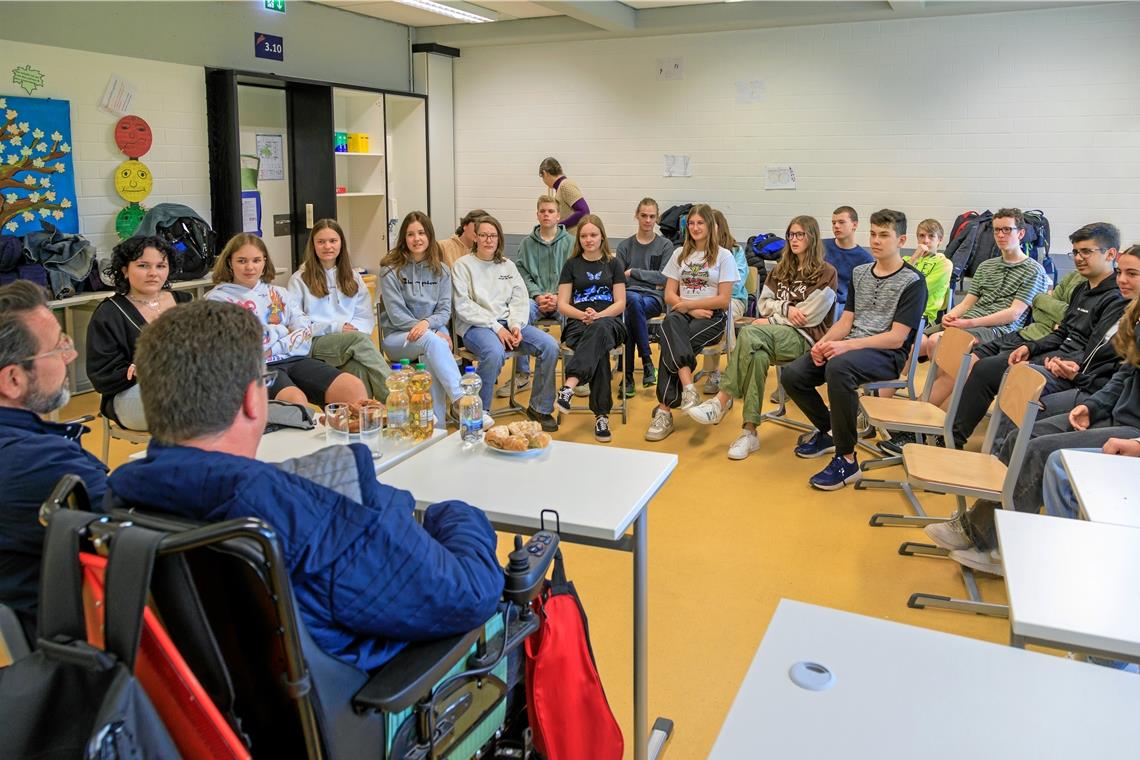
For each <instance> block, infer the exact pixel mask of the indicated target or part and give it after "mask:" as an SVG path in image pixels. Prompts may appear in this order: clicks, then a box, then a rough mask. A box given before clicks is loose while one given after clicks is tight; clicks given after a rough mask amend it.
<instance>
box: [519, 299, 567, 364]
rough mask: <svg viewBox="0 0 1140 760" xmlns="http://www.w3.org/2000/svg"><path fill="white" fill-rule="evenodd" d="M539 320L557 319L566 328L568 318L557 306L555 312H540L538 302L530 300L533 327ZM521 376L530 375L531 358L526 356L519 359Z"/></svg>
mask: <svg viewBox="0 0 1140 760" xmlns="http://www.w3.org/2000/svg"><path fill="white" fill-rule="evenodd" d="M539 319H557V320H558V321H559V323H560V324H561V325H562V326H563V327H565V326H566V317H564V316H562V314H560V313H559V311H558V307H557V306H555V307H554V311H539V310H538V302H537V301H535V300H534V299H533V298H532V299H530V324H532V325H533V324H534V323H535V322H537V321H538V320H539ZM519 374H520V375H529V374H530V357H529V356H526V355H525V354H524V355H523V356H520V357H519Z"/></svg>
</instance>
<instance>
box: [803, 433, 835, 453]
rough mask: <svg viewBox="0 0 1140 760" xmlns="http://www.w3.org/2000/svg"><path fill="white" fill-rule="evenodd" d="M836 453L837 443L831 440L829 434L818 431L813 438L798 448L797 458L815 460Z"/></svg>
mask: <svg viewBox="0 0 1140 760" xmlns="http://www.w3.org/2000/svg"><path fill="white" fill-rule="evenodd" d="M834 451H835V441H833V440H831V436H830V435H828V434H827V433H821V432H819V431H818V430H817V431H815V432H814V433H812V436H811V438H808V439H807V440H806V441H804V442H803V443H801V444H800V445H799V446H796V456H798V457H799V458H800V459H815V458H816V457H821V456H824V455H825V454H831V453H832V452H834Z"/></svg>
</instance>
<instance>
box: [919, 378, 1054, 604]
mask: <svg viewBox="0 0 1140 760" xmlns="http://www.w3.org/2000/svg"><path fill="white" fill-rule="evenodd" d="M1044 387H1045V376H1044V375H1042V374H1041V373H1039V372H1037V371H1036V370H1034V369H1032V368H1030V367H1029V365H1027V364H1025V363H1022V364H1015V365H1013V366H1012V367H1010V368H1009V370H1008V371H1007V372H1006V373H1005V377H1004V378H1003V379H1002V383H1001V388H1000V390H999V391H998V395H997V405H996V407H995V410H994V415H993V416H992V417H991V418H990V422H989V425H988V426H987V427H986V437H985V441H984V442H983V444H982V450H981V451H980V452H973V451H963V450H961V449H944V448H940V447H937V446H925V445H921V444H917V443H908V444H907V445H905V446H903V450H902V451H903V456H902V458H903V463H902V464H903V469H904V470H905V471H906V476H907V481H908V482H909V483H910V485H911V486H912V487H915V488H921V489H923V490H924V491H931V492H933V493H945V494H953V495H954V497H955V498H956V499H957V502H958V513H962V512H965V510H966V498H967V497H972V498H975V499H986V500H988V501H996V502H999V503H1000V504H1001V506H1002V509H1012V508H1013V487H1014V484H1015V483H1016V482H1017V475H1018V473H1019V472H1020V471H1021V464H1022V461H1023V460H1024V459H1025V450H1026V448H1028V446H1029V439H1030V437H1031V436H1032V433H1033V423H1034V422H1036V421H1037V412H1038V410H1039V408H1040V403H1039V401H1040V398H1041V389H1042V388H1044ZM1002 417H1007V418H1009V420H1010V421H1011V422H1012V423H1013V424H1014V425H1016V426H1017V438H1016V439H1015V441H1014V445H1013V451H1012V453H1011V455H1010V459H1009V464H1008V465H1006V464H1003V463H1002V462H1001V460H999V459H998V458H997V456H996V455H995V454H994V453H993V447H994V439H995V438H996V436H997V431H998V427H999V425H1000V423H1001V419H1002ZM956 514H957V513H956ZM899 554H901V555H903V556H904V557H913V556H921V557H946V556H947V555H948V554H949V552H948V551H946V550H945V549H942V548H939V547H937V546H933V545H931V544H923V543H917V542H914V541H904V542H903V543H902V545H900V546H899ZM961 571H962V581H963V583H964V584H965V586H966V592H967V594H968V595H969V598H968V599H954V598H951V597H948V596H942V595H940V594H926V593H921V592H920V593H915V594H911V596H910V599H909V600H908V601H907V606H908V607H911V608H913V609H919V610H921V609H925V608H927V607H936V608H939V609H946V610H957V611H959V612H974V613H977V614H979V615H990V616H993V617H1008V616H1009V608H1008V607H1007V606H1006V605H1004V604H993V603H989V602H984V601H982V598H981V594H979V592H978V584H977V582H976V581H975V579H974V572H973V571H972V570H971V569H970V568H968V567H961Z"/></svg>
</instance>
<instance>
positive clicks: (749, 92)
mask: <svg viewBox="0 0 1140 760" xmlns="http://www.w3.org/2000/svg"><path fill="white" fill-rule="evenodd" d="M766 96H767V92H766V87H765V85H764V80H763V79H749V80H748V81H744V80H741V79H738V80H737V81H736V104H737V105H749V104H751V103H763V102H764V99H765V97H766Z"/></svg>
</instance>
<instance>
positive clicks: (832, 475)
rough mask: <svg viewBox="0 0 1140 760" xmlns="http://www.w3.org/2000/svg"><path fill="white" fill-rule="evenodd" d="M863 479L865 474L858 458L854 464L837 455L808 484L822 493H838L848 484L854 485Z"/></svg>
mask: <svg viewBox="0 0 1140 760" xmlns="http://www.w3.org/2000/svg"><path fill="white" fill-rule="evenodd" d="M862 477H863V473H861V472H860V471H859V458H858V457H855V461H854V462H848V461H847V460H846V459H844V458H843V457H841V456H839V455H838V454H836V455H835V456H834V457H832V458H831V463H830V464H829V465H827V467H824V468H823V470H821V471H820V472H817V473H816V474H815V475H812V476H811V479H810V480H808V482H809V483H811V484H812V486H813V487H814V488H818V489H819V490H821V491H838V490H839V489H840V488H843V486H845V485H847V484H848V483H854V482H856V481H857V480H859V479H860V478H862Z"/></svg>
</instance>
